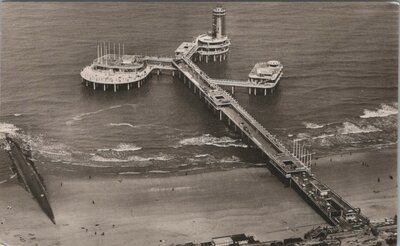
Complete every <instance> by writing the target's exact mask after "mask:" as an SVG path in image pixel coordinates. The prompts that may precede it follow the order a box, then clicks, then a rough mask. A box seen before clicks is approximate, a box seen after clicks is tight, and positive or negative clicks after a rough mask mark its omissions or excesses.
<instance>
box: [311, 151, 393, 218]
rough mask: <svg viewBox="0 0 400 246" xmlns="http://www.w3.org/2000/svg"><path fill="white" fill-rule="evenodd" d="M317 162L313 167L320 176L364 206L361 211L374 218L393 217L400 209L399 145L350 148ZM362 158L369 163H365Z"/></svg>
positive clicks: (347, 196)
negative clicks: (363, 149) (361, 149)
mask: <svg viewBox="0 0 400 246" xmlns="http://www.w3.org/2000/svg"><path fill="white" fill-rule="evenodd" d="M331 159H332V161H331ZM314 162H316V163H317V166H316V167H313V173H314V174H315V175H316V177H317V178H319V179H320V180H322V181H323V182H325V183H326V184H328V185H329V186H330V187H331V188H333V189H334V190H335V191H336V192H337V193H338V194H339V195H340V196H342V197H344V198H345V199H346V200H347V201H348V202H350V203H351V204H352V205H353V206H356V207H360V208H361V212H362V213H364V214H365V215H366V216H368V217H369V218H371V220H373V219H378V218H383V217H393V216H394V215H395V214H396V213H397V150H396V147H395V146H394V147H392V148H389V149H382V150H371V151H367V152H358V153H351V154H350V152H348V153H344V154H342V155H335V156H328V157H324V158H320V159H318V160H317V161H313V163H314ZM362 162H365V164H366V165H362ZM390 176H392V177H393V179H391V178H390ZM378 178H379V179H380V182H378ZM374 191H375V192H374Z"/></svg>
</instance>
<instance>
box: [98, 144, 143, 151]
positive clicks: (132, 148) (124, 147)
mask: <svg viewBox="0 0 400 246" xmlns="http://www.w3.org/2000/svg"><path fill="white" fill-rule="evenodd" d="M141 149H142V147H139V146H136V145H134V144H128V143H120V144H118V146H117V147H116V148H113V149H106V148H103V149H97V151H99V152H104V151H117V152H125V151H126V152H127V151H137V150H141Z"/></svg>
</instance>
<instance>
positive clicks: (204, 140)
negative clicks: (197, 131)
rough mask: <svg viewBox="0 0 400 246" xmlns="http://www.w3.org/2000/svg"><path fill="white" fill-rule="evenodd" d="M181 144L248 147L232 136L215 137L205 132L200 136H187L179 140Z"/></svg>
mask: <svg viewBox="0 0 400 246" xmlns="http://www.w3.org/2000/svg"><path fill="white" fill-rule="evenodd" d="M179 144H180V145H197V146H202V145H213V146H217V147H224V148H226V147H238V148H247V145H246V144H244V143H242V142H240V140H236V139H232V138H230V137H221V138H218V137H214V136H212V135H210V134H203V135H201V136H200V137H193V138H186V139H183V140H181V141H179Z"/></svg>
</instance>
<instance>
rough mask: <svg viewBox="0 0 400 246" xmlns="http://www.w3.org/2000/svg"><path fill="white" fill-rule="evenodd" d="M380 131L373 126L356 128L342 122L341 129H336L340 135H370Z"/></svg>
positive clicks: (353, 125)
mask: <svg viewBox="0 0 400 246" xmlns="http://www.w3.org/2000/svg"><path fill="white" fill-rule="evenodd" d="M379 131H382V130H381V129H379V128H376V127H375V126H372V125H368V126H357V125H355V124H354V123H351V122H343V127H342V128H339V129H338V133H339V134H342V135H347V134H359V133H370V132H379Z"/></svg>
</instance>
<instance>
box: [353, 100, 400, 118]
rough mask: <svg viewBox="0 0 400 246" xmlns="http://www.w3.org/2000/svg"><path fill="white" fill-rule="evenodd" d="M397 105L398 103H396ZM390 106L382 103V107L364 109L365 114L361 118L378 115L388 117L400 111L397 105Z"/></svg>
mask: <svg viewBox="0 0 400 246" xmlns="http://www.w3.org/2000/svg"><path fill="white" fill-rule="evenodd" d="M395 106H396V105H395ZM395 106H390V105H387V104H381V106H380V108H377V109H375V110H368V109H364V114H363V115H361V116H360V118H363V119H367V118H377V117H387V116H389V115H394V114H397V113H398V109H397V106H396V107H395Z"/></svg>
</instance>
